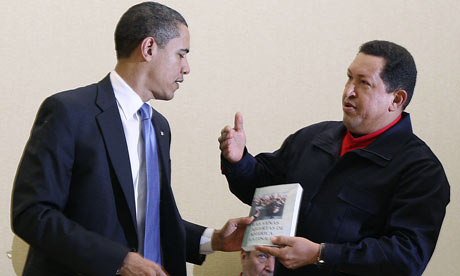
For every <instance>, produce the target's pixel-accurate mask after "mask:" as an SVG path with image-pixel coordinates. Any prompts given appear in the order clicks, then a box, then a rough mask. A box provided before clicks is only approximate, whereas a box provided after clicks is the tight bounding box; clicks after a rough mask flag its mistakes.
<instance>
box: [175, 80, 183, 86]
mask: <svg viewBox="0 0 460 276" xmlns="http://www.w3.org/2000/svg"><path fill="white" fill-rule="evenodd" d="M183 81H184V80H183V79H178V80H176V81H175V83H176V84H177V87H179V84H180V83H182V82H183Z"/></svg>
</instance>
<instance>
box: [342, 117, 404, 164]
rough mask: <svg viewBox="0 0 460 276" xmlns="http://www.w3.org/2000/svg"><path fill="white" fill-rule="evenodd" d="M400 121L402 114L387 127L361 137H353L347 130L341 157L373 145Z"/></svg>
mask: <svg viewBox="0 0 460 276" xmlns="http://www.w3.org/2000/svg"><path fill="white" fill-rule="evenodd" d="M400 119H401V114H400V115H399V116H398V118H396V120H394V121H393V122H392V123H390V124H389V125H387V126H386V127H384V128H381V129H379V130H377V131H374V132H372V133H369V134H366V135H364V136H360V137H353V135H352V134H351V132H350V131H349V130H348V129H347V132H346V133H345V136H344V137H343V140H342V150H341V151H340V157H342V156H343V155H344V154H345V153H347V152H349V151H352V150H356V149H362V148H365V147H367V146H369V145H370V144H372V142H374V141H375V140H376V139H377V137H379V135H380V134H382V133H384V132H385V131H387V130H388V129H390V128H391V127H392V126H394V125H396V124H397V123H398V122H399V120H400Z"/></svg>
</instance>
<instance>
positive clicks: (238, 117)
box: [235, 112, 244, 131]
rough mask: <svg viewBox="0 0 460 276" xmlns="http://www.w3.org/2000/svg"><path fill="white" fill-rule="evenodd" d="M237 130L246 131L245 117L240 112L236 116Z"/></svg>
mask: <svg viewBox="0 0 460 276" xmlns="http://www.w3.org/2000/svg"><path fill="white" fill-rule="evenodd" d="M235 130H236V131H238V130H244V129H243V115H242V114H241V113H240V112H236V114H235Z"/></svg>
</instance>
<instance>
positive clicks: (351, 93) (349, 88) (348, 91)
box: [343, 82, 356, 98]
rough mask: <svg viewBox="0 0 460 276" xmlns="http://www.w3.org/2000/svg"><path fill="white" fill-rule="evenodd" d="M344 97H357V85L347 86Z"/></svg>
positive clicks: (348, 84) (350, 83)
mask: <svg viewBox="0 0 460 276" xmlns="http://www.w3.org/2000/svg"><path fill="white" fill-rule="evenodd" d="M343 95H344V96H345V98H347V97H351V96H356V94H355V85H354V84H353V83H352V82H349V83H347V84H346V85H345V89H344V90H343Z"/></svg>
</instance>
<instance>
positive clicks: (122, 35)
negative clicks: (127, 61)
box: [115, 2, 188, 59]
mask: <svg viewBox="0 0 460 276" xmlns="http://www.w3.org/2000/svg"><path fill="white" fill-rule="evenodd" d="M180 24H184V25H185V26H187V27H188V25H187V22H186V21H185V19H184V17H182V15H181V14H180V13H178V12H177V11H175V10H173V9H171V8H169V7H167V6H164V5H162V4H159V3H156V2H143V3H140V4H137V5H134V6H132V7H131V8H129V9H128V10H127V11H126V12H125V13H124V14H123V15H122V16H121V18H120V21H118V24H117V27H116V29H115V50H116V52H117V59H120V58H125V57H129V56H130V55H131V53H132V52H133V51H134V49H135V48H136V47H137V46H138V45H139V44H140V43H141V42H142V40H144V39H145V38H146V37H149V36H151V37H153V38H154V39H155V42H156V43H157V44H158V46H159V47H160V48H164V47H165V46H166V44H168V42H169V40H171V39H173V38H176V37H178V36H179V35H180V33H179V26H180Z"/></svg>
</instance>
